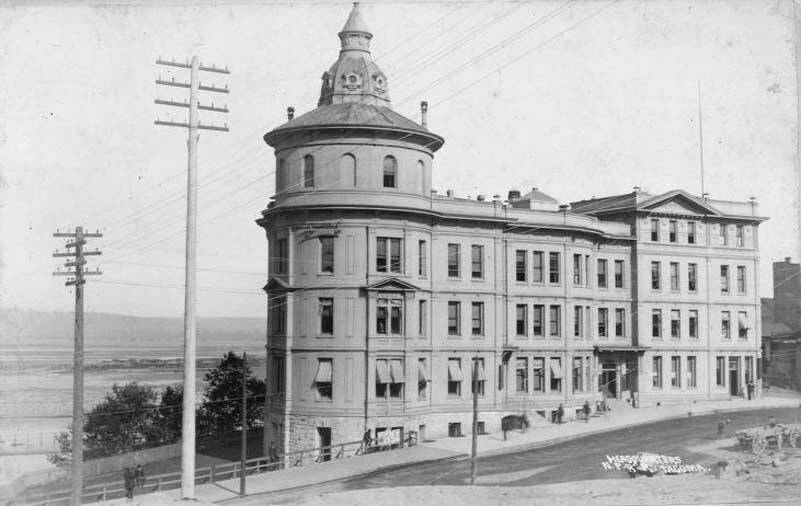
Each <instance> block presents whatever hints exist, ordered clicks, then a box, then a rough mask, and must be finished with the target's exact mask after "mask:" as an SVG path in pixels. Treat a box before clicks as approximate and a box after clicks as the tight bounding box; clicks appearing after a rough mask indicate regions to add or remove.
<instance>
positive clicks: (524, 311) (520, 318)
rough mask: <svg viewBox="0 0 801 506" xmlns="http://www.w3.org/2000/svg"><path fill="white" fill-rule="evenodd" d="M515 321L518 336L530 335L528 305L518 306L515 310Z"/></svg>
mask: <svg viewBox="0 0 801 506" xmlns="http://www.w3.org/2000/svg"><path fill="white" fill-rule="evenodd" d="M515 313H516V315H515V321H516V326H517V335H518V336H527V335H528V305H527V304H518V305H517V306H516V308H515Z"/></svg>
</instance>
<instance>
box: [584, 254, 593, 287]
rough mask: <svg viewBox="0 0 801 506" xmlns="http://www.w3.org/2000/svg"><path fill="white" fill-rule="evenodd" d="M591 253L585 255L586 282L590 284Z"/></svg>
mask: <svg viewBox="0 0 801 506" xmlns="http://www.w3.org/2000/svg"><path fill="white" fill-rule="evenodd" d="M590 279H592V278H590V255H585V256H584V284H585V285H587V286H590Z"/></svg>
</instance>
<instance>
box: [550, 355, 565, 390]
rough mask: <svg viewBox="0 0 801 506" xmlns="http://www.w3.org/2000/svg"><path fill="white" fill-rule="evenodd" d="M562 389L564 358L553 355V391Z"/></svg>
mask: <svg viewBox="0 0 801 506" xmlns="http://www.w3.org/2000/svg"><path fill="white" fill-rule="evenodd" d="M561 391H562V359H561V358H558V357H551V392H561Z"/></svg>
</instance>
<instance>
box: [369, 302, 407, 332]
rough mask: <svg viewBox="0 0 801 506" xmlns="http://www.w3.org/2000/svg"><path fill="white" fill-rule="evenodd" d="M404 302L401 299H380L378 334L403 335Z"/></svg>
mask: <svg viewBox="0 0 801 506" xmlns="http://www.w3.org/2000/svg"><path fill="white" fill-rule="evenodd" d="M402 321H403V301H402V300H401V299H378V300H377V301H376V323H375V327H376V333H377V334H383V335H386V334H395V335H399V334H401V327H402Z"/></svg>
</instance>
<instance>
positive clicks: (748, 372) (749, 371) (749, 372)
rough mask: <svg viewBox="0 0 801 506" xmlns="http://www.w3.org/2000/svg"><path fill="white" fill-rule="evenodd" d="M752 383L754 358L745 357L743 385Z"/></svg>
mask: <svg viewBox="0 0 801 506" xmlns="http://www.w3.org/2000/svg"><path fill="white" fill-rule="evenodd" d="M752 381H754V357H745V384H746V387H747V386H748V384H749V383H751V382H752Z"/></svg>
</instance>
